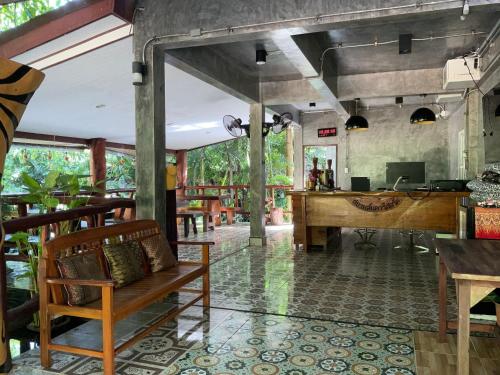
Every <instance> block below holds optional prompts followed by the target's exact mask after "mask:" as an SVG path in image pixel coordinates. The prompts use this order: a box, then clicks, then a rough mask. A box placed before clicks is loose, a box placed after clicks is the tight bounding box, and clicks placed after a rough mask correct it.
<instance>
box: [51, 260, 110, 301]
mask: <svg viewBox="0 0 500 375" xmlns="http://www.w3.org/2000/svg"><path fill="white" fill-rule="evenodd" d="M57 266H58V267H59V273H60V274H61V277H62V278H63V279H84V280H104V279H105V278H106V275H105V273H104V271H103V270H102V268H101V265H100V264H99V260H98V259H97V256H96V254H95V253H87V254H78V255H74V256H70V257H66V258H62V259H58V260H57ZM64 288H65V290H66V294H67V300H68V305H71V306H76V305H86V304H87V303H90V302H93V301H95V300H97V299H99V298H101V288H99V287H96V286H81V285H65V286H64Z"/></svg>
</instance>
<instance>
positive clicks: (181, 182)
mask: <svg viewBox="0 0 500 375" xmlns="http://www.w3.org/2000/svg"><path fill="white" fill-rule="evenodd" d="M175 160H176V164H177V186H178V187H179V188H180V189H178V190H177V195H179V196H183V195H184V194H185V190H184V188H185V186H186V185H187V150H178V151H176V152H175Z"/></svg>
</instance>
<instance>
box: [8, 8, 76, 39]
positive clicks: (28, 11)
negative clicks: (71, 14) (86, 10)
mask: <svg viewBox="0 0 500 375" xmlns="http://www.w3.org/2000/svg"><path fill="white" fill-rule="evenodd" d="M68 1H71V0H26V1H21V2H14V3H10V4H7V5H2V7H1V8H0V31H5V30H9V29H12V28H14V27H16V26H19V25H21V24H23V23H25V22H28V21H29V20H31V19H32V18H35V17H37V16H39V15H41V14H44V13H47V12H49V11H51V10H53V9H56V8H58V7H60V6H62V5H64V4H66V3H67V2H68Z"/></svg>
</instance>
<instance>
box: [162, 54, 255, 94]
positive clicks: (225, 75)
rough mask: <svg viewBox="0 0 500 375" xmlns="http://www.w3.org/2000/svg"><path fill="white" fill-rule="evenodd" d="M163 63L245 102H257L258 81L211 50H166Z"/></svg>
mask: <svg viewBox="0 0 500 375" xmlns="http://www.w3.org/2000/svg"><path fill="white" fill-rule="evenodd" d="M165 61H166V62H167V63H168V64H170V65H172V66H175V67H176V68H178V69H181V70H182V71H184V72H186V73H188V74H191V75H192V76H194V77H196V78H198V79H201V80H202V81H204V82H207V83H209V84H211V85H213V86H215V87H217V88H218V89H220V90H222V91H224V92H226V93H228V94H230V95H233V96H235V97H237V98H239V99H241V100H243V101H245V102H247V103H257V102H259V101H260V93H259V82H258V78H257V77H252V76H250V75H248V74H246V73H245V72H243V71H242V70H241V69H239V68H238V67H237V65H236V64H235V63H234V62H231V61H227V59H226V58H225V57H223V56H220V55H219V54H218V53H216V52H215V51H214V50H213V49H211V48H207V47H202V48H185V49H173V50H168V51H166V54H165Z"/></svg>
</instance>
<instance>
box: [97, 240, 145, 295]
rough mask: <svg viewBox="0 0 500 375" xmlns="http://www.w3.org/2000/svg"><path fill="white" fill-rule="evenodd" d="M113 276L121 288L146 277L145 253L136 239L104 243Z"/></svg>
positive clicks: (117, 285)
mask: <svg viewBox="0 0 500 375" xmlns="http://www.w3.org/2000/svg"><path fill="white" fill-rule="evenodd" d="M103 252H104V255H105V256H106V260H107V261H108V264H109V270H110V273H111V278H112V279H113V280H114V281H115V282H116V287H117V288H121V287H123V286H125V285H128V284H130V283H132V282H134V281H136V280H140V279H142V278H143V277H144V268H143V267H144V266H143V263H144V255H143V253H142V249H141V246H140V245H139V243H138V242H137V241H136V240H132V241H126V242H121V243H114V244H105V245H103Z"/></svg>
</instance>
